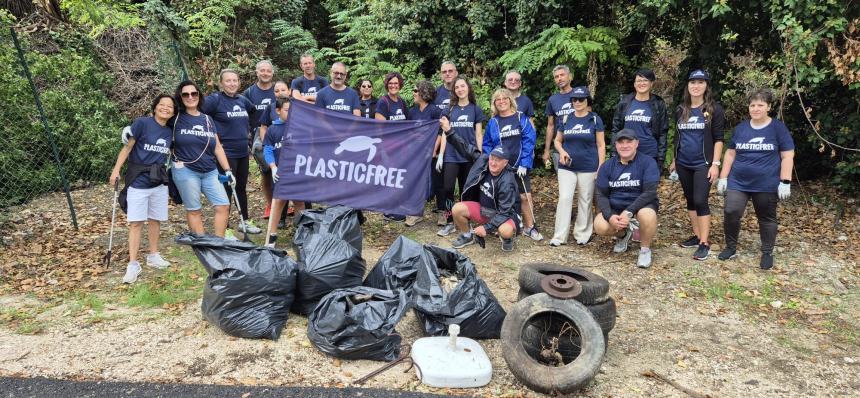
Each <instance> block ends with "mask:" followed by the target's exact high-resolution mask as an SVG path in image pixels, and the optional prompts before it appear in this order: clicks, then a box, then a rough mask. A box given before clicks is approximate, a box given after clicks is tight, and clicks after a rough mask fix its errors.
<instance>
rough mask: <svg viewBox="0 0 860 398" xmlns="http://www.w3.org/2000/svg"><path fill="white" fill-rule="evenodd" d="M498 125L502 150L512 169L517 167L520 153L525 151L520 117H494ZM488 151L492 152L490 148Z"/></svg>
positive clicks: (516, 115) (515, 114)
mask: <svg viewBox="0 0 860 398" xmlns="http://www.w3.org/2000/svg"><path fill="white" fill-rule="evenodd" d="M493 118H494V119H496V123H498V124H499V139H500V140H501V142H502V148H504V149H505V156H506V157H507V158H508V164H509V165H510V166H511V167H517V166H518V164H517V162H518V161H519V160H520V152H522V149H523V134H522V128H521V126H520V115H519V114H518V113H514V114H513V115H511V116H504V117H501V116H494V117H493ZM488 150H492V148H489V149H488Z"/></svg>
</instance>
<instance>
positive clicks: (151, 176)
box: [108, 94, 176, 283]
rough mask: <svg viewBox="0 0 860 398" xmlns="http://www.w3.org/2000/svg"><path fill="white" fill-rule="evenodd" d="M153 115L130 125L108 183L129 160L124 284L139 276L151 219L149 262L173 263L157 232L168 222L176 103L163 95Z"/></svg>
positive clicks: (163, 265)
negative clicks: (139, 257)
mask: <svg viewBox="0 0 860 398" xmlns="http://www.w3.org/2000/svg"><path fill="white" fill-rule="evenodd" d="M151 111H152V116H143V117H139V118H137V119H135V120H134V122H133V123H132V124H131V137H129V139H128V143H127V144H126V145H125V146H124V147H122V149H121V150H120V151H119V155H118V156H117V159H116V163H115V164H114V167H113V171H112V172H111V175H110V179H109V180H108V182H109V183H110V184H111V185H113V184H116V183H118V180H119V174H120V170H121V169H122V166H123V165H124V164H125V162H126V161H128V163H129V165H128V169H127V170H126V172H125V187H124V188H123V191H125V193H126V194H127V202H128V207H127V211H126V214H127V218H128V223H129V226H128V266H127V267H126V270H125V276H123V278H122V281H123V283H134V281H136V280H137V276H138V275H140V272H141V267H140V263H139V262H138V261H137V252H138V250H139V249H140V239H141V235H142V231H143V223H144V222H146V221H148V222H149V254H148V255H147V256H146V264H147V265H149V266H150V267H153V268H157V269H164V268H167V267H168V266H170V263H169V262H167V261H166V260H165V259H164V258H162V257H161V254H159V252H158V235H159V232H160V229H161V222H162V221H167V169H166V168H165V167H164V164H165V163H167V156H168V154H169V153H170V145H171V143H172V141H173V138H172V136H171V133H170V128H169V127H168V126H167V124H168V121H169V120H170V118H172V117H173V115H175V114H176V103H174V102H173V98H171V97H170V96H169V95H167V94H160V95H158V96H157V97H155V100H154V101H153V102H152V109H151Z"/></svg>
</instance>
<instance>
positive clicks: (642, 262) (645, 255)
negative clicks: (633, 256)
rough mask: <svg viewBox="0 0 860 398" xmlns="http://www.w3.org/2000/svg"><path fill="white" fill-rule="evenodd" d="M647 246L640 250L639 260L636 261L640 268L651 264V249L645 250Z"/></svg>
mask: <svg viewBox="0 0 860 398" xmlns="http://www.w3.org/2000/svg"><path fill="white" fill-rule="evenodd" d="M643 250H645V248H642V249H640V250H639V260H638V261H636V266H637V267H639V268H648V267H650V266H651V249H648V250H647V251H643Z"/></svg>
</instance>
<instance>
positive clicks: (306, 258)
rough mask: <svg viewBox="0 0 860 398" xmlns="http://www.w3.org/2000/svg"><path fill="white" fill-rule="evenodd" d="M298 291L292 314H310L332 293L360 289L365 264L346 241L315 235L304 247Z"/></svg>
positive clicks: (326, 235)
mask: <svg viewBox="0 0 860 398" xmlns="http://www.w3.org/2000/svg"><path fill="white" fill-rule="evenodd" d="M301 258H302V260H301V261H299V267H298V289H297V290H296V300H295V301H294V302H293V306H292V311H293V312H295V313H297V314H308V313H310V312H311V311H313V310H314V307H316V305H317V303H318V302H319V301H320V299H322V298H323V296H325V295H326V294H329V293H330V292H331V291H332V290H335V289H341V288H347V287H353V286H359V285H361V280H362V278H363V277H364V269H365V263H364V259H362V258H361V253H359V252H358V250H356V249H355V248H354V247H352V246H350V245H349V243H347V242H346V241H345V240H343V239H341V238H339V237H337V236H334V235H329V234H325V233H320V234H314V235H311V236H310V238H309V239H308V240H307V241H306V242H305V245H304V246H303V247H302V255H301Z"/></svg>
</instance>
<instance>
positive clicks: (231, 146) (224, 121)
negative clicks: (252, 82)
mask: <svg viewBox="0 0 860 398" xmlns="http://www.w3.org/2000/svg"><path fill="white" fill-rule="evenodd" d="M203 105H204V106H203V108H202V109H200V110H201V111H203V113H205V114H207V115H209V116H212V119H214V120H215V131H217V132H218V136H219V137H220V138H221V146H223V147H224V152H225V153H226V154H227V157H228V158H230V159H237V158H243V157H245V156H248V138H249V134H248V133H249V132H250V131H251V124H250V121H251V119H252V118H253V117H254V116H255V112H256V111H257V108H255V107H254V104H252V103H251V101H250V100H248V99H247V98H245V96H244V95H237V96H235V97H231V96H229V95H226V94H224V93H223V92H217V93H212V94H210V95H209V96H208V97H206V100H205V101H203Z"/></svg>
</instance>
